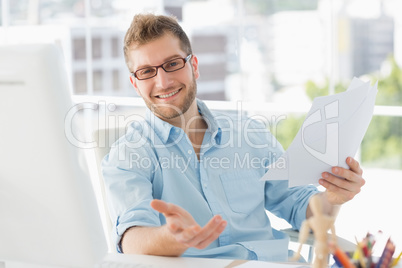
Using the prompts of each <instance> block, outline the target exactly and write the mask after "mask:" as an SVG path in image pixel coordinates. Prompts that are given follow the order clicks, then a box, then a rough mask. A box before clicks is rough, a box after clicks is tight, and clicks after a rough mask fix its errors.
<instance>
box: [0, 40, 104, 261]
mask: <svg viewBox="0 0 402 268" xmlns="http://www.w3.org/2000/svg"><path fill="white" fill-rule="evenodd" d="M0 59H1V60H0V109H1V112H0V123H1V128H2V129H1V131H0V148H1V149H0V151H1V154H0V163H1V168H0V215H1V220H0V241H1V242H0V260H6V261H21V262H27V263H36V264H43V265H52V266H55V267H57V266H58V265H63V266H65V267H93V265H94V264H95V263H96V262H98V261H100V260H101V259H102V257H103V256H105V254H106V253H107V246H106V240H105V235H104V231H103V228H102V224H101V220H100V216H99V213H98V206H97V203H96V199H95V194H94V191H93V187H92V185H91V180H90V178H89V175H88V174H89V172H88V170H87V166H86V164H85V162H84V161H83V160H84V156H83V155H81V153H82V152H83V150H81V151H79V149H78V148H77V147H75V146H74V145H73V144H71V143H70V142H69V141H68V139H67V138H66V133H68V131H71V130H72V129H73V126H72V125H71V124H70V123H71V122H68V121H66V122H65V118H66V116H67V115H68V112H69V110H70V109H71V108H72V107H73V105H72V102H71V98H70V92H69V88H68V85H69V81H68V80H67V75H66V72H65V67H64V66H65V64H64V60H63V56H62V53H61V50H60V49H59V48H58V47H57V46H56V45H53V44H27V45H8V46H0ZM65 123H66V125H65ZM74 130H75V129H74ZM77 138H78V137H77ZM6 267H8V266H7V265H6Z"/></svg>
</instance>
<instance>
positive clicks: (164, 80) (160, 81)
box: [155, 67, 173, 88]
mask: <svg viewBox="0 0 402 268" xmlns="http://www.w3.org/2000/svg"><path fill="white" fill-rule="evenodd" d="M155 79H156V81H155V83H156V86H157V87H160V88H169V87H170V86H171V85H172V84H173V80H172V79H171V76H170V75H169V73H167V72H165V70H163V69H162V68H160V67H159V69H158V74H157V75H156V77H155Z"/></svg>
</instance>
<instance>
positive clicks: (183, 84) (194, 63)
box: [128, 34, 199, 120]
mask: <svg viewBox="0 0 402 268" xmlns="http://www.w3.org/2000/svg"><path fill="white" fill-rule="evenodd" d="M187 56H188V55H186V53H185V52H184V51H182V50H181V49H180V41H179V39H178V38H176V37H174V36H173V35H170V34H165V35H164V36H162V37H161V38H159V39H156V40H154V41H152V42H150V43H148V44H145V45H142V46H139V47H132V50H131V51H129V53H128V57H129V59H130V61H131V62H132V63H133V64H132V67H131V68H132V69H131V71H132V72H135V71H136V70H138V69H141V68H144V67H147V66H157V65H160V64H162V63H164V62H166V61H169V60H171V59H174V58H185V57H187ZM198 77H199V73H198V60H197V58H196V57H195V56H192V57H191V59H190V60H189V61H187V63H186V64H185V66H184V68H182V69H180V70H178V71H175V72H169V73H167V72H165V71H164V70H163V69H162V68H158V74H157V76H155V77H152V78H150V79H146V80H138V79H136V78H135V77H133V76H131V77H130V80H131V83H132V84H133V86H134V88H135V89H136V91H137V93H138V94H139V95H140V96H141V97H142V98H143V99H144V101H145V103H146V105H147V106H148V108H149V109H150V110H151V111H153V112H154V114H155V115H156V116H158V117H160V118H161V119H164V120H169V119H173V118H176V117H178V116H180V115H182V114H184V113H186V112H187V111H188V110H189V108H190V107H191V105H192V104H194V103H195V95H196V92H197V86H196V79H198Z"/></svg>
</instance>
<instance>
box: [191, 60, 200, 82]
mask: <svg viewBox="0 0 402 268" xmlns="http://www.w3.org/2000/svg"><path fill="white" fill-rule="evenodd" d="M191 65H192V66H193V73H194V78H195V79H198V78H199V77H200V71H199V69H198V58H197V56H195V55H193V56H191Z"/></svg>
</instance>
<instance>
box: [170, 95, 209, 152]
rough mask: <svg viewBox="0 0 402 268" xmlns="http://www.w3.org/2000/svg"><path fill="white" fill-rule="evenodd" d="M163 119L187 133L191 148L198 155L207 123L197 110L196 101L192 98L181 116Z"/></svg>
mask: <svg viewBox="0 0 402 268" xmlns="http://www.w3.org/2000/svg"><path fill="white" fill-rule="evenodd" d="M165 121H166V122H168V123H170V124H171V125H173V126H175V127H179V128H181V129H183V130H184V133H186V134H187V137H188V138H189V139H190V141H191V143H192V145H193V148H194V150H195V152H196V154H197V155H198V154H199V152H200V147H201V145H202V140H203V139H204V133H205V130H206V129H207V128H208V125H207V123H206V122H205V120H204V119H203V118H202V116H201V114H200V113H199V112H198V106H197V101H196V100H194V102H193V103H192V104H191V106H190V108H189V109H188V110H187V111H186V112H185V113H184V114H183V116H178V117H176V118H172V119H169V120H165ZM183 121H184V122H183Z"/></svg>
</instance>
